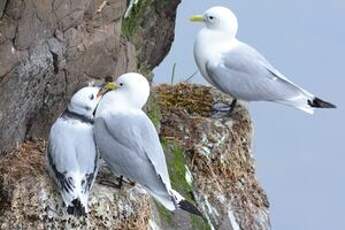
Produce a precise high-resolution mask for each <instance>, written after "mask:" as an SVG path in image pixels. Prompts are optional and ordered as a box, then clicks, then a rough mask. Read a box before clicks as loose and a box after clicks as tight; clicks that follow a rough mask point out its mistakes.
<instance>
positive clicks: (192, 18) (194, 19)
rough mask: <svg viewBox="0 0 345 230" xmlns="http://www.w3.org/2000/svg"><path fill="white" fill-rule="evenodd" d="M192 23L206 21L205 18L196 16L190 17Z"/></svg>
mask: <svg viewBox="0 0 345 230" xmlns="http://www.w3.org/2000/svg"><path fill="white" fill-rule="evenodd" d="M189 20H190V21H192V22H203V21H204V16H202V15H194V16H192V17H190V19H189Z"/></svg>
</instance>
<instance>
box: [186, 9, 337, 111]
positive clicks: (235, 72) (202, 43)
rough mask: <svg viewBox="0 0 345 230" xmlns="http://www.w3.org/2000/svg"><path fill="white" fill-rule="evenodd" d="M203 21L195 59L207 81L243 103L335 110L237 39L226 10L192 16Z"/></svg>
mask: <svg viewBox="0 0 345 230" xmlns="http://www.w3.org/2000/svg"><path fill="white" fill-rule="evenodd" d="M191 21H195V22H203V23H204V24H205V27H204V28H203V29H201V30H200V32H199V34H198V35H197V38H196V41H195V43H194V57H195V61H196V63H197V66H198V68H199V70H200V72H201V74H202V75H203V76H204V78H205V79H206V80H207V81H208V82H209V83H210V84H212V85H213V86H215V87H216V88H218V89H219V90H221V91H222V92H224V93H227V94H230V95H231V96H233V97H234V100H233V103H232V104H231V110H232V109H233V108H234V106H235V104H236V101H237V99H240V100H244V101H271V102H276V103H280V104H284V105H288V106H292V107H295V108H297V109H300V110H302V111H304V112H307V113H310V114H313V113H314V108H335V106H334V105H333V104H331V103H329V102H326V101H323V100H321V99H320V98H318V97H315V96H314V95H313V94H311V93H309V92H308V91H306V90H304V89H302V88H301V87H299V86H298V85H296V84H294V83H293V82H291V81H290V80H288V79H287V78H286V77H285V76H284V75H283V74H281V73H280V72H279V71H278V70H277V69H275V68H274V67H273V66H272V65H271V64H270V63H269V62H268V61H267V60H266V59H265V58H264V57H263V56H262V55H261V54H260V53H259V52H258V51H256V50H255V49H254V48H252V47H250V46H249V45H247V44H245V43H243V42H241V41H239V40H237V39H236V34H237V29H238V23H237V18H236V16H235V15H234V14H233V12H232V11H231V10H229V9H227V8H225V7H212V8H210V9H209V10H207V11H206V12H205V13H204V14H203V15H196V16H193V17H191Z"/></svg>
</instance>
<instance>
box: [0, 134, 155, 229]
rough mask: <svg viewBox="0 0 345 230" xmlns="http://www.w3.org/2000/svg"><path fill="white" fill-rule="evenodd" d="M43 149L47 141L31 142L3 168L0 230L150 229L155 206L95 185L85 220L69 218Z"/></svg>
mask: <svg viewBox="0 0 345 230" xmlns="http://www.w3.org/2000/svg"><path fill="white" fill-rule="evenodd" d="M45 147H46V146H45V141H43V140H35V141H27V142H26V143H24V144H23V145H22V146H20V147H19V148H18V149H17V150H15V151H13V152H11V153H9V154H8V155H7V156H6V157H4V158H3V159H2V161H1V162H0V174H1V175H2V176H1V180H0V229H11V228H15V229H47V228H48V229H71V228H72V229H109V228H111V229H147V228H148V220H149V216H150V215H151V208H150V207H151V204H150V202H151V200H150V198H149V196H148V195H147V193H146V192H145V191H144V190H142V189H141V188H139V187H131V186H125V187H124V188H123V189H122V190H119V189H117V188H113V187H109V186H104V185H101V184H99V183H96V184H95V185H94V187H93V189H92V193H91V195H90V201H89V208H90V211H89V213H88V215H87V217H82V218H79V219H78V218H75V217H72V216H70V215H67V214H66V212H65V210H66V208H65V207H64V205H63V204H62V199H61V198H60V194H59V193H58V192H57V188H56V186H55V184H54V183H53V181H52V180H51V178H49V177H48V174H47V170H46V162H45V156H44V153H45ZM98 179H99V178H98ZM103 179H104V178H103ZM108 180H114V181H115V178H108Z"/></svg>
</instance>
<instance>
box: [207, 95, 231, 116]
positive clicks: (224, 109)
mask: <svg viewBox="0 0 345 230" xmlns="http://www.w3.org/2000/svg"><path fill="white" fill-rule="evenodd" d="M236 104H237V99H236V98H234V99H233V100H232V102H231V104H230V105H228V104H226V103H223V102H217V103H215V104H214V105H213V107H212V109H213V111H214V112H215V113H216V114H217V113H228V114H229V115H231V113H232V112H233V111H234V109H235V107H236Z"/></svg>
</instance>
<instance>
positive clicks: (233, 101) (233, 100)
mask: <svg viewBox="0 0 345 230" xmlns="http://www.w3.org/2000/svg"><path fill="white" fill-rule="evenodd" d="M236 104H237V99H236V98H234V99H232V102H231V104H230V110H229V115H231V114H232V112H233V111H234V109H235V107H236Z"/></svg>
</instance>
